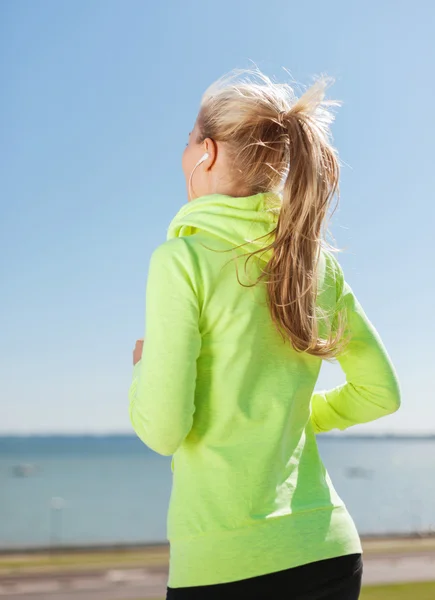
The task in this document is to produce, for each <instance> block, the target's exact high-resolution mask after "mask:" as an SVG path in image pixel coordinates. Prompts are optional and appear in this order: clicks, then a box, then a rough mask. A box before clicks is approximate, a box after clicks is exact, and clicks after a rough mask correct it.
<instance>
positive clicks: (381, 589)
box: [156, 582, 435, 600]
mask: <svg viewBox="0 0 435 600" xmlns="http://www.w3.org/2000/svg"><path fill="white" fill-rule="evenodd" d="M434 598H435V582H433V583H408V584H406V585H381V586H376V587H371V586H370V587H365V588H363V591H362V594H361V599H360V600H434ZM156 600H164V598H156Z"/></svg>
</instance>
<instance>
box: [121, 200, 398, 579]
mask: <svg viewBox="0 0 435 600" xmlns="http://www.w3.org/2000/svg"><path fill="white" fill-rule="evenodd" d="M277 203H279V199H278V198H277V197H276V196H273V195H265V194H259V195H256V196H251V197H248V198H232V197H228V196H220V195H212V196H207V197H203V198H198V199H196V200H194V201H192V202H190V203H189V204H187V205H185V206H184V207H183V208H182V209H181V210H180V212H179V213H178V215H177V216H176V217H175V219H174V220H173V221H172V223H171V225H170V227H169V232H168V241H167V242H165V243H164V244H162V245H161V246H160V247H158V248H157V249H156V250H155V251H154V253H153V255H152V258H151V263H150V267H149V273H148V282H147V293H146V336H145V343H144V350H143V355H142V360H141V361H139V362H138V363H137V365H136V366H135V368H134V375H133V383H132V385H131V388H130V416H131V421H132V424H133V427H134V429H135V431H136V432H137V434H138V436H139V437H140V438H141V439H142V440H143V441H144V443H145V444H147V445H148V446H149V447H150V448H152V449H153V450H155V451H156V452H159V453H160V454H164V455H172V454H173V455H174V457H173V463H172V464H173V489H172V496H171V502H170V509H169V517H168V537H169V540H170V543H171V564H170V576H169V585H170V587H186V586H199V585H209V584H216V583H224V582H231V581H236V580H240V579H246V578H249V577H255V576H258V575H263V574H267V573H272V572H275V571H280V570H284V569H288V568H291V567H296V566H299V565H302V564H307V563H310V562H314V561H318V560H323V559H327V558H333V557H337V556H343V555H346V554H353V553H359V552H360V551H361V546H360V541H359V537H358V534H357V531H356V529H355V526H354V524H353V521H352V519H351V517H350V516H349V514H348V512H347V510H346V508H345V506H344V504H343V502H342V500H341V499H340V498H339V496H338V495H337V493H336V491H335V490H334V487H333V485H332V483H331V481H330V479H329V476H328V474H327V472H326V470H325V467H324V466H323V464H322V461H321V459H320V457H319V453H318V449H317V444H316V437H315V434H316V433H318V432H322V431H329V430H331V429H345V428H347V427H350V426H351V425H355V424H357V423H365V422H368V421H372V420H374V419H377V418H379V417H382V416H384V415H387V414H389V413H392V412H394V411H395V410H397V408H398V407H399V403H400V394H399V386H398V382H397V378H396V374H395V371H394V368H393V366H392V364H391V361H390V359H389V356H388V354H387V352H386V350H385V348H384V346H383V344H382V342H381V340H380V338H379V336H378V334H377V332H376V330H375V329H374V327H373V326H372V324H371V323H370V321H369V320H368V319H367V317H366V315H365V313H364V311H363V309H362V308H361V306H360V304H359V303H358V301H357V300H356V298H355V295H354V294H353V292H352V290H351V288H350V287H349V286H348V285H347V284H346V283H345V281H344V278H343V273H342V270H341V268H340V266H339V264H338V262H337V261H336V259H335V258H334V257H333V255H332V254H331V253H329V252H326V251H325V250H322V252H321V257H320V263H319V295H318V305H319V306H320V307H321V308H323V309H326V310H330V311H331V310H334V309H335V308H336V306H337V302H341V303H343V306H345V307H346V309H347V317H348V323H349V328H350V331H351V334H352V339H351V342H350V344H349V346H348V348H347V350H346V352H345V353H344V354H343V355H342V356H341V357H340V358H339V363H340V365H341V367H342V368H343V370H344V373H345V375H346V383H345V384H344V385H341V386H339V387H337V388H335V389H333V390H330V391H327V392H320V393H313V390H314V386H315V384H316V380H317V378H318V375H319V371H320V368H321V364H322V361H321V359H320V358H317V357H314V356H312V355H309V354H306V353H300V352H296V351H295V350H294V349H293V348H292V346H291V344H290V343H289V342H288V341H287V342H285V343H284V341H283V339H282V338H281V336H280V335H279V333H278V332H277V331H276V329H275V327H274V325H273V324H272V321H271V318H270V315H269V310H268V307H267V301H266V290H265V286H264V285H263V284H262V285H257V286H253V287H252V286H251V287H247V286H246V285H241V284H249V283H250V282H252V281H255V277H256V276H258V275H259V273H260V268H261V260H258V261H255V260H254V261H252V262H251V263H250V265H251V266H250V267H249V268H248V272H247V273H246V274H245V271H244V263H245V258H243V256H242V257H241V255H243V253H246V252H247V251H250V250H253V249H256V248H258V247H260V245H259V244H263V245H264V244H265V241H267V240H263V241H262V242H259V241H258V240H257V238H259V237H261V236H264V235H266V234H268V233H270V232H271V231H272V230H273V228H274V226H275V224H276V219H277ZM255 240H257V241H255ZM247 242H248V243H247ZM241 244H245V246H244V247H243V248H240V245H241ZM235 246H239V248H238V249H235ZM237 257H238V258H237ZM267 258H268V256H267V255H266V256H264V260H267ZM236 271H237V272H238V275H239V279H240V283H239V281H238V280H237V273H236Z"/></svg>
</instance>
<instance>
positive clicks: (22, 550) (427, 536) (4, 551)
mask: <svg viewBox="0 0 435 600" xmlns="http://www.w3.org/2000/svg"><path fill="white" fill-rule="evenodd" d="M433 539H435V531H427V532H418V533H417V532H414V533H410V534H403V533H397V534H395V533H391V534H379V535H377V534H373V535H372V534H369V535H361V540H362V541H363V542H365V543H367V542H407V541H416V540H433ZM167 547H168V543H167V542H160V543H159V542H150V543H149V544H148V543H137V544H116V543H115V544H110V543H108V544H88V545H86V544H82V545H64V546H51V547H50V546H27V547H26V546H20V547H12V548H0V557H4V556H14V555H20V554H32V555H40V554H59V553H60V554H82V553H90V554H93V553H106V552H107V553H112V552H126V553H127V552H135V551H141V550H144V551H153V550H156V549H164V548H167Z"/></svg>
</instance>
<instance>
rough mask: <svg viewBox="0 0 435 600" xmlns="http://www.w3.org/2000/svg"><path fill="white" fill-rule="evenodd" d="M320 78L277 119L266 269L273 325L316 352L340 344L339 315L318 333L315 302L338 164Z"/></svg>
mask: <svg viewBox="0 0 435 600" xmlns="http://www.w3.org/2000/svg"><path fill="white" fill-rule="evenodd" d="M325 87H326V82H325V81H319V82H317V83H316V84H315V85H314V86H313V87H312V88H311V89H309V90H308V91H307V92H306V93H305V94H304V95H303V96H302V97H301V98H299V100H297V102H296V103H295V104H294V105H293V106H292V107H291V108H290V110H289V111H287V112H282V113H280V115H279V117H278V120H279V121H280V123H281V124H282V126H283V127H284V128H285V129H286V130H287V134H288V160H289V168H288V174H287V177H286V179H285V183H284V188H283V194H282V207H281V211H280V215H279V219H278V224H277V227H276V231H275V241H274V243H273V249H274V252H273V256H272V258H271V260H270V261H269V263H268V265H267V267H266V270H265V272H266V273H267V290H268V301H269V308H270V312H271V316H272V319H273V321H274V323H275V325H276V326H277V328H278V330H279V331H280V332H281V333H282V334H283V335H284V336H285V337H288V338H290V340H291V342H292V345H293V347H294V348H295V349H297V350H300V351H303V352H308V353H309V354H313V355H315V356H320V357H322V358H333V357H335V356H336V355H337V354H338V353H339V352H341V350H342V345H343V342H344V339H343V333H344V331H343V329H344V323H343V315H336V317H338V321H337V319H336V320H335V327H332V322H331V323H330V324H329V325H330V326H329V331H328V333H329V335H328V339H320V336H319V321H320V319H321V318H323V319H327V318H328V317H327V315H326V314H325V313H322V311H321V309H320V307H318V306H316V298H317V267H318V261H319V258H320V250H321V234H322V226H323V225H324V223H325V220H326V216H327V211H328V208H329V205H330V202H331V200H332V198H333V197H334V196H335V194H336V193H337V192H338V183H339V172H340V169H339V164H338V159H337V156H336V153H335V150H334V148H333V147H332V146H331V144H330V141H329V124H330V122H331V121H332V115H331V113H330V112H329V111H328V110H327V109H326V107H325V103H324V100H323V99H324V91H325ZM334 329H335V331H334Z"/></svg>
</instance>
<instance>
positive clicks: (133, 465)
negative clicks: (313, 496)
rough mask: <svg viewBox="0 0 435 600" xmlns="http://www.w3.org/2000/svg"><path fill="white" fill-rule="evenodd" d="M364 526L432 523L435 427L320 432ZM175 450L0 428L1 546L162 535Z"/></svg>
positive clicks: (125, 439)
mask: <svg viewBox="0 0 435 600" xmlns="http://www.w3.org/2000/svg"><path fill="white" fill-rule="evenodd" d="M319 448H320V452H321V455H322V457H323V460H324V462H325V464H326V467H327V469H328V471H329V474H330V476H331V478H332V480H333V482H334V485H335V487H336V489H337V491H338V492H339V494H340V495H341V497H342V498H343V500H344V501H345V503H346V505H347V507H348V509H349V511H350V512H351V514H352V516H353V518H354V520H355V522H356V525H357V527H358V529H359V531H360V533H361V534H363V535H389V534H410V533H428V532H431V533H433V532H435V436H434V437H426V438H415V437H409V438H407V437H359V436H358V437H357V436H346V435H342V436H335V435H326V436H319ZM170 490H171V464H170V459H168V458H164V457H161V456H158V455H157V454H154V453H153V452H152V451H151V450H149V449H147V448H146V447H145V446H144V445H143V444H142V443H141V442H140V441H139V440H138V439H137V438H135V437H133V436H128V435H125V436H107V437H105V436H85V437H65V436H58V437H56V436H51V437H0V549H2V550H7V549H31V548H46V547H50V546H56V547H57V546H62V545H64V546H87V545H94V546H95V545H105V544H108V545H112V544H142V543H144V544H149V543H161V542H164V541H165V539H166V534H165V529H166V512H167V507H168V501H169V495H170Z"/></svg>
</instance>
